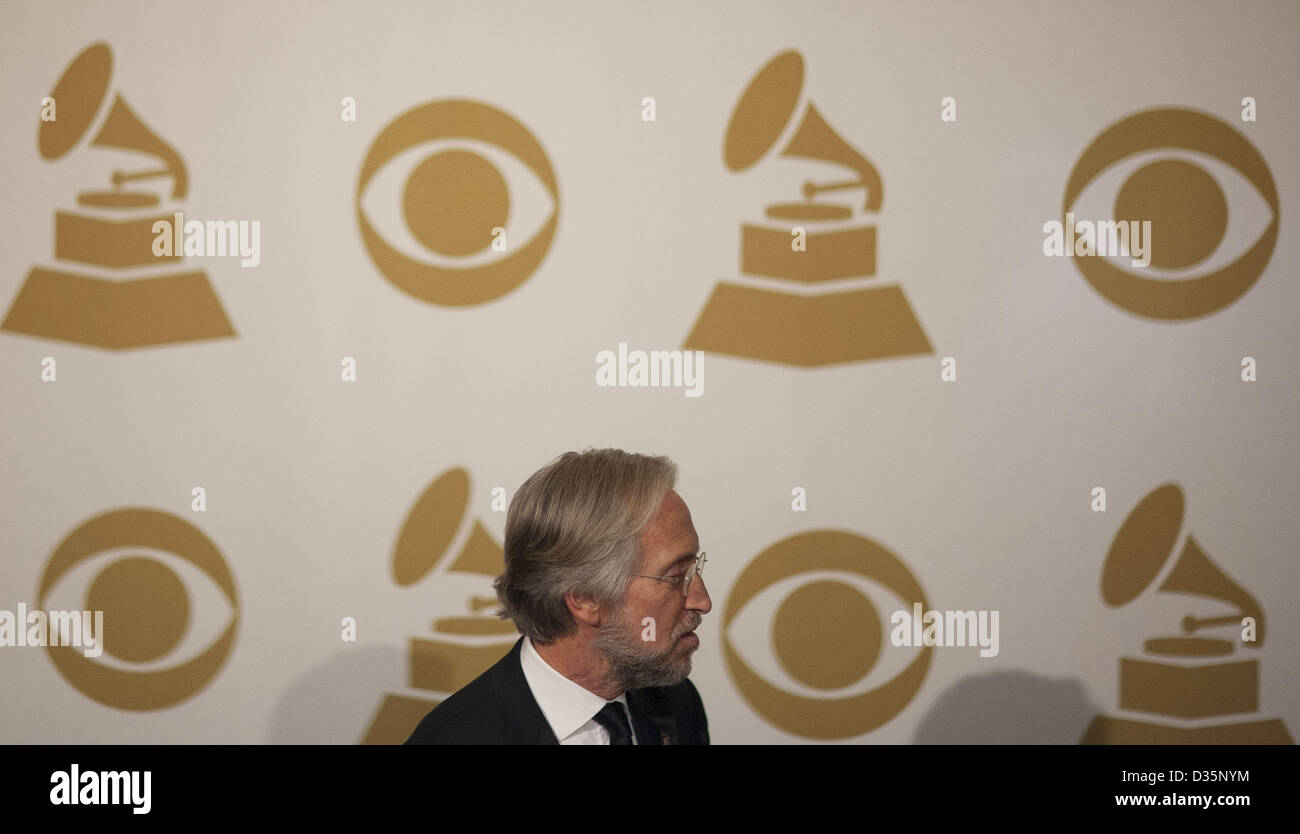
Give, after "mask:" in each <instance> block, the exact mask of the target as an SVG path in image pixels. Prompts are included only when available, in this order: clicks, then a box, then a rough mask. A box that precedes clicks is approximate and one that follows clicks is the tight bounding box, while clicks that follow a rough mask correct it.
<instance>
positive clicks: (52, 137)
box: [37, 43, 113, 159]
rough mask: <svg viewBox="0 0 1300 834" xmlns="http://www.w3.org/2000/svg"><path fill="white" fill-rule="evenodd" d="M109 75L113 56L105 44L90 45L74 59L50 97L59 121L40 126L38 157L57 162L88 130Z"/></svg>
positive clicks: (101, 100) (99, 105) (104, 92)
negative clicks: (39, 155)
mask: <svg viewBox="0 0 1300 834" xmlns="http://www.w3.org/2000/svg"><path fill="white" fill-rule="evenodd" d="M112 74H113V53H112V52H111V51H110V50H109V48H108V44H105V43H97V44H93V45H92V46H89V47H87V48H86V50H85V51H83V52H82V53H81V54H80V55H78V56H77V57H76V58H74V59H73V61H72V63H71V64H69V65H68V68H67V69H66V70H65V71H64V73H63V77H61V78H60V79H59V81H58V83H57V84H55V85H54V91H53V92H52V93H50V97H51V98H53V99H54V102H55V106H56V107H57V108H58V110H57V111H56V112H57V113H58V118H56V119H55V120H54V121H52V122H41V128H40V136H39V137H38V138H37V145H38V147H39V148H40V151H41V156H43V157H45V158H46V159H58V158H59V157H61V156H63V155H64V154H65V153H67V152H68V151H70V150H72V146H73V145H75V144H77V142H78V141H79V140H80V139H81V137H82V136H84V135H85V134H86V131H88V130H90V125H91V123H92V122H94V121H95V116H96V115H97V114H98V113H99V110H100V107H101V106H102V105H103V103H104V99H105V97H106V96H107V95H108V81H109V78H110V77H111V76H112Z"/></svg>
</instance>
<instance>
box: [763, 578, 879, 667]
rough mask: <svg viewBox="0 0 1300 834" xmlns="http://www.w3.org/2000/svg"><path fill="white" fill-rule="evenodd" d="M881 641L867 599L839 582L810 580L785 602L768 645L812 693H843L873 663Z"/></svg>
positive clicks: (774, 624) (778, 613)
mask: <svg viewBox="0 0 1300 834" xmlns="http://www.w3.org/2000/svg"><path fill="white" fill-rule="evenodd" d="M883 642H884V631H883V629H882V628H881V627H880V614H879V613H877V611H876V607H875V606H874V605H872V604H871V600H869V599H867V598H866V597H865V596H863V595H862V594H861V593H860V592H859V591H858V589H856V588H853V587H851V586H849V585H845V584H844V583H843V582H829V581H825V580H823V581H820V582H810V583H808V584H807V585H804V586H802V587H800V588H799V589H798V590H796V591H794V592H793V593H791V594H790V596H788V597H786V598H785V601H784V602H782V603H781V607H780V608H778V609H777V612H776V617H775V618H774V619H773V620H772V645H773V648H774V649H775V651H776V657H777V659H778V660H780V661H781V665H782V666H783V667H784V668H785V670H786V671H787V672H789V673H790V676H791V677H793V678H794V679H795V680H797V681H799V682H800V683H803V684H807V685H808V686H811V687H813V688H815V689H841V688H843V687H846V686H849V685H850V684H852V683H854V682H855V681H859V680H861V679H862V678H863V677H864V676H866V674H867V672H869V671H871V667H872V666H875V665H876V658H878V657H879V656H880V649H881V646H882V644H883Z"/></svg>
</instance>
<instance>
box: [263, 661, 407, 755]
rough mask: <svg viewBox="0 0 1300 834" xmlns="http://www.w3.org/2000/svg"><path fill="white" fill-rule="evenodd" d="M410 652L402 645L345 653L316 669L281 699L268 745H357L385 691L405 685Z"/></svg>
mask: <svg viewBox="0 0 1300 834" xmlns="http://www.w3.org/2000/svg"><path fill="white" fill-rule="evenodd" d="M405 677H406V652H404V651H403V650H402V649H401V648H400V647H398V646H383V647H375V648H364V649H363V648H355V649H349V650H347V651H340V652H337V653H335V654H334V655H333V656H331V657H330V658H329V659H328V660H326V661H324V662H323V663H320V664H317V665H316V666H314V667H313V668H312V669H311V670H310V671H308V672H307V674H305V675H303V676H302V677H301V678H299V679H298V680H297V681H296V682H295V683H294V684H293V685H291V686H290V687H289V688H288V689H287V690H285V692H284V693H283V694H282V695H281V696H280V699H279V700H278V701H277V702H276V704H275V709H274V711H273V712H272V713H271V724H270V729H269V732H268V733H267V739H266V740H267V742H268V743H269V744H357V743H359V742H360V741H361V737H362V736H363V735H364V734H365V731H366V727H368V726H370V722H371V720H372V719H373V718H374V717H375V710H376V709H378V707H379V705H380V703H381V702H382V701H383V699H384V693H386V692H392V691H394V690H396V691H401V690H402V689H403V688H404V687H405V686H406V680H405Z"/></svg>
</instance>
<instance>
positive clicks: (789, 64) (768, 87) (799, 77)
mask: <svg viewBox="0 0 1300 834" xmlns="http://www.w3.org/2000/svg"><path fill="white" fill-rule="evenodd" d="M802 88H803V58H802V57H801V56H800V55H799V53H798V52H795V51H794V50H790V51H789V52H782V53H781V54H780V55H777V56H776V57H775V58H773V59H772V60H770V61H768V62H767V63H766V64H765V65H764V66H763V68H762V69H761V70H759V71H758V74H757V75H755V76H754V79H753V80H752V81H750V82H749V86H748V87H746V88H745V92H744V93H743V94H742V95H741V96H740V101H739V102H737V103H736V109H735V110H734V111H732V114H731V122H730V123H729V124H728V125H727V138H726V139H725V140H724V141H723V145H722V158H723V161H725V162H726V163H727V167H728V168H729V169H731V170H732V171H743V170H745V169H746V168H748V167H749V166H751V165H753V164H754V163H755V162H757V161H758V160H760V159H762V158H763V154H765V153H767V152H768V150H769V149H771V147H772V146H773V145H775V144H776V140H777V139H779V138H781V132H782V131H784V130H785V126H786V125H787V124H789V122H790V117H791V116H793V115H794V108H795V106H796V105H798V103H799V91H800V90H801V89H802Z"/></svg>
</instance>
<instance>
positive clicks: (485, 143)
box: [356, 100, 560, 307]
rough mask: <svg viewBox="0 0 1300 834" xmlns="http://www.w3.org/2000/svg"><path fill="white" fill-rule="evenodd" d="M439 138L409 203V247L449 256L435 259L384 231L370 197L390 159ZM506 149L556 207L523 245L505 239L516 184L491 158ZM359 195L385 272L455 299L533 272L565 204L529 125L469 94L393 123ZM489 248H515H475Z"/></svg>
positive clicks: (362, 219) (419, 289)
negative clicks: (367, 204) (369, 207)
mask: <svg viewBox="0 0 1300 834" xmlns="http://www.w3.org/2000/svg"><path fill="white" fill-rule="evenodd" d="M431 143H432V144H437V145H438V146H439V147H438V148H437V149H435V150H433V151H432V152H430V153H429V154H428V155H426V156H425V157H424V158H423V159H422V160H421V161H420V162H419V164H417V165H416V166H415V167H414V170H413V171H412V172H411V174H410V175H409V176H408V177H407V178H406V185H405V188H404V190H403V195H402V200H401V213H402V216H403V218H404V220H405V222H406V230H405V233H406V235H407V236H408V237H409V238H411V239H412V247H411V248H416V247H418V248H422V249H423V250H425V253H432V254H436V255H437V256H439V257H440V258H441V259H442V260H440V261H439V262H436V263H435V262H431V261H429V260H424V259H421V258H417V257H414V256H413V255H412V254H411V253H410V252H408V251H404V250H403V249H402V248H399V247H398V246H395V245H394V244H393V243H391V242H389V240H386V239H385V236H384V235H381V234H380V233H379V231H378V230H377V229H376V226H375V224H373V223H372V222H371V220H370V219H369V218H368V217H367V216H366V212H365V210H364V208H363V207H362V200H363V196H364V195H365V193H366V190H367V188H368V187H370V185H371V182H372V180H375V179H376V175H377V174H378V173H379V171H380V169H381V168H383V167H384V166H385V164H386V163H388V162H389V161H391V160H392V159H394V158H395V157H397V156H399V155H405V153H406V152H407V151H409V150H411V149H412V148H415V147H416V146H417V145H426V144H431ZM453 143H458V144H453ZM475 145H477V147H476V146H475ZM501 151H504V152H506V153H505V154H501V155H502V156H503V157H504V156H506V155H507V154H508V155H509V156H510V157H512V158H513V159H516V160H518V161H519V162H522V163H523V166H524V167H526V168H527V170H528V171H529V172H530V173H531V174H532V175H533V177H535V178H536V179H537V180H538V181H539V182H540V183H541V186H542V188H543V189H544V190H545V193H546V196H547V198H548V199H549V201H550V204H551V210H550V215H549V217H547V218H546V220H545V221H544V222H543V223H542V225H541V227H540V229H539V231H538V232H537V233H536V234H534V235H533V237H532V238H531V239H529V240H528V242H527V243H525V244H523V245H522V246H515V245H514V244H513V243H509V244H508V245H507V243H506V242H505V241H507V240H508V239H507V238H505V237H504V235H505V231H506V226H507V225H508V221H509V218H510V214H511V209H512V199H511V195H512V189H511V188H510V187H509V186H508V185H507V182H506V178H505V177H503V176H502V173H501V170H500V166H499V165H497V164H495V163H494V161H493V160H492V159H489V154H497V153H500V152H501ZM356 203H357V221H358V223H359V224H360V226H361V239H362V241H363V242H364V243H365V246H366V251H367V252H369V253H370V258H371V260H373V261H374V263H375V266H377V267H378V268H379V271H380V272H382V273H383V274H384V277H386V278H387V279H388V280H389V281H391V282H392V283H393V284H394V285H396V286H397V287H398V288H399V289H401V290H402V291H403V292H405V293H407V294H408V295H412V296H415V297H416V298H419V299H421V300H423V301H427V302H429V303H431V304H440V305H444V306H450V307H464V306H469V305H474V304H482V303H484V302H487V301H491V300H492V299H494V298H499V297H501V296H503V295H505V294H506V293H508V292H510V291H511V290H513V289H515V288H516V287H518V286H519V285H520V284H522V283H523V282H524V281H525V280H527V278H528V277H529V276H530V275H532V274H533V272H534V271H535V270H536V269H537V267H538V265H539V264H540V263H541V261H542V258H543V257H545V255H546V252H547V251H548V250H549V249H550V246H551V241H552V240H553V238H554V237H555V229H556V225H557V224H558V222H559V210H560V207H559V191H558V188H557V186H556V181H555V172H554V171H553V170H552V168H551V163H550V160H549V159H547V156H546V152H545V151H544V150H543V149H542V146H541V145H540V144H538V142H537V140H536V139H535V138H534V137H533V135H532V134H531V133H529V132H528V129H527V128H526V127H524V126H523V125H522V124H520V123H519V122H518V121H517V120H515V119H514V118H513V117H511V116H508V115H506V114H505V113H503V112H502V111H500V110H497V109H496V108H493V107H489V106H488V105H486V104H482V103H480V102H476V101H464V100H446V101H434V102H430V103H428V104H424V105H421V106H419V107H416V108H414V109H412V110H409V111H407V112H406V113H403V114H402V115H400V116H398V117H397V118H396V119H394V120H393V121H392V122H391V123H389V125H388V126H387V127H385V128H384V129H383V131H381V132H380V134H379V136H378V137H377V138H376V139H375V141H374V144H373V145H371V147H370V151H369V153H367V155H366V159H365V162H364V163H363V164H362V166H361V178H360V181H359V182H358V183H357V194H356ZM498 244H500V245H499V246H498ZM489 248H490V249H491V250H493V252H494V253H495V252H496V251H501V252H508V253H509V254H507V255H505V256H504V257H501V258H496V259H493V260H487V261H484V259H483V258H481V257H475V256H478V255H481V254H482V253H484V252H485V251H487V250H488V249H489ZM421 254H424V253H421Z"/></svg>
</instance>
